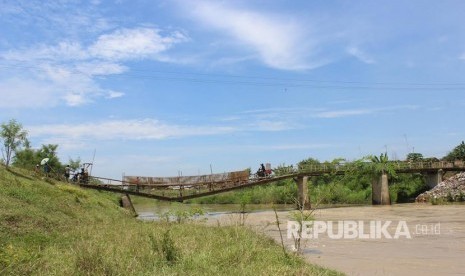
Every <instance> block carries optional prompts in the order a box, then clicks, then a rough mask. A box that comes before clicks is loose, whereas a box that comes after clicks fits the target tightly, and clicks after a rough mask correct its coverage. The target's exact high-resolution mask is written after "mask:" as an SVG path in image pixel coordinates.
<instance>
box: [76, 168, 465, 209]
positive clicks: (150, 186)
mask: <svg viewBox="0 0 465 276" xmlns="http://www.w3.org/2000/svg"><path fill="white" fill-rule="evenodd" d="M358 165H360V166H364V167H365V169H366V168H368V171H369V169H370V166H376V165H379V164H375V163H371V162H367V163H359V164H358ZM389 166H390V168H393V169H394V170H395V171H396V173H421V174H423V175H424V176H425V181H426V183H427V184H428V186H429V187H431V188H433V187H434V186H436V185H437V184H438V183H440V182H441V181H442V177H443V175H444V173H446V172H449V171H452V172H459V171H465V162H463V161H455V162H446V161H441V162H395V161H394V162H393V161H391V162H389ZM354 170H357V167H356V166H354V163H348V164H327V163H326V164H313V165H308V166H303V167H299V168H293V167H288V168H281V169H280V175H279V176H273V175H267V176H265V177H258V176H256V175H252V176H251V175H250V172H249V171H248V170H244V171H237V172H228V173H222V174H210V175H201V176H184V177H182V176H179V177H141V176H126V177H123V179H122V180H115V179H109V178H103V177H92V178H94V179H95V180H96V181H91V183H96V184H80V186H81V187H85V188H91V189H96V190H104V191H110V192H116V193H122V194H126V195H137V196H142V197H146V198H152V199H158V200H163V201H177V202H183V201H185V200H188V199H193V198H198V197H204V196H209V195H214V194H219V193H225V192H229V191H233V190H238V189H244V188H248V187H253V186H257V185H267V184H270V183H274V182H277V181H280V180H284V179H289V178H291V179H294V180H295V181H296V183H297V186H298V202H299V205H300V206H302V207H303V208H305V209H308V208H310V201H309V198H308V184H307V183H308V179H309V178H311V177H315V176H321V175H327V174H330V175H342V174H345V173H347V172H351V171H354ZM388 179H389V177H388V175H387V173H385V172H384V173H383V172H380V173H379V174H378V175H377V176H376V178H375V179H374V181H373V182H372V204H373V205H386V204H390V203H391V201H390V197H389V184H388Z"/></svg>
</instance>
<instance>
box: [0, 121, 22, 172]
mask: <svg viewBox="0 0 465 276" xmlns="http://www.w3.org/2000/svg"><path fill="white" fill-rule="evenodd" d="M0 138H2V139H3V147H4V151H2V155H3V159H4V161H5V166H6V167H8V166H9V165H10V161H11V158H12V157H13V156H14V154H15V153H16V151H17V150H18V149H19V148H20V147H21V146H22V145H24V144H27V143H28V142H27V131H26V130H24V129H23V126H22V125H21V124H20V123H18V122H17V121H16V120H14V119H11V120H10V121H9V122H8V123H3V124H2V125H1V132H0Z"/></svg>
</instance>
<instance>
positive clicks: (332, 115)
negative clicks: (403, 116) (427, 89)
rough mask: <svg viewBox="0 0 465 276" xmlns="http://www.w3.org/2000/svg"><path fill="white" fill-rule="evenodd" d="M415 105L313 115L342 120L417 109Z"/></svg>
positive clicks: (342, 110) (324, 112)
mask: <svg viewBox="0 0 465 276" xmlns="http://www.w3.org/2000/svg"><path fill="white" fill-rule="evenodd" d="M417 108H418V106H416V105H402V106H388V107H382V108H359V109H341V110H328V111H322V112H318V113H316V114H314V117H317V118H342V117H349V116H357V115H371V114H375V113H380V112H388V111H393V110H402V109H410V110H413V109H417Z"/></svg>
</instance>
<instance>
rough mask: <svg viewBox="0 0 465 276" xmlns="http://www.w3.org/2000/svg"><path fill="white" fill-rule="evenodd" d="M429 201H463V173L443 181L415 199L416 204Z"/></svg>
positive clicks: (464, 198)
mask: <svg viewBox="0 0 465 276" xmlns="http://www.w3.org/2000/svg"><path fill="white" fill-rule="evenodd" d="M431 200H444V201H465V172H462V173H459V174H456V175H454V176H452V177H451V178H449V179H446V180H444V181H443V182H441V183H439V184H438V185H437V186H436V187H434V188H433V189H431V190H429V191H426V192H424V193H422V194H420V195H419V196H417V198H416V199H415V201H416V202H430V201H431Z"/></svg>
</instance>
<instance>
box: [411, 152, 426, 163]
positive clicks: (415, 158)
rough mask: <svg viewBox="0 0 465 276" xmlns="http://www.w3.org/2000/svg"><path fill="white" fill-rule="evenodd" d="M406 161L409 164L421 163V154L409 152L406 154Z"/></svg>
mask: <svg viewBox="0 0 465 276" xmlns="http://www.w3.org/2000/svg"><path fill="white" fill-rule="evenodd" d="M407 161H410V162H421V161H423V154H421V153H417V152H411V153H409V154H407Z"/></svg>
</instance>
